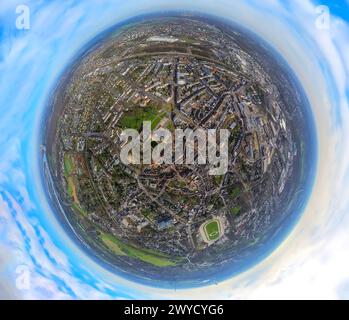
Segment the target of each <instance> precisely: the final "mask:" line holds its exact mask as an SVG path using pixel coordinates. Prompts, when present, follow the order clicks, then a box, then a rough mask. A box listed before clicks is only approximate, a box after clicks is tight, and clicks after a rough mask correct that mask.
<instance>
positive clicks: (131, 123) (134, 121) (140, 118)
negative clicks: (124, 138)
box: [120, 107, 165, 131]
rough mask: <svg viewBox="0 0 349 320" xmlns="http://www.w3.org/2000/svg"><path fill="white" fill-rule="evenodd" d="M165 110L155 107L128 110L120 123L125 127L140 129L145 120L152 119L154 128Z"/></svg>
mask: <svg viewBox="0 0 349 320" xmlns="http://www.w3.org/2000/svg"><path fill="white" fill-rule="evenodd" d="M164 115H165V112H164V111H163V110H161V111H159V110H157V109H156V108H154V107H145V108H136V109H134V110H132V111H130V112H128V113H127V114H126V115H125V116H123V117H122V118H121V120H120V125H121V127H122V128H123V129H135V130H137V131H140V130H141V128H142V124H143V122H144V121H151V128H152V130H153V129H154V128H156V126H157V125H158V124H159V122H160V121H161V119H162V118H163V117H164Z"/></svg>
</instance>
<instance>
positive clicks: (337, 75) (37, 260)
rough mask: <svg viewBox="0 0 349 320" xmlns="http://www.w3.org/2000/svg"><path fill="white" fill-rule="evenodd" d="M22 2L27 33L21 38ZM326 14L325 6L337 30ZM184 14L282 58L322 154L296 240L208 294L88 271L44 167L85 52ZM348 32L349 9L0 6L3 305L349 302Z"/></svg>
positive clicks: (104, 3) (164, 0) (300, 1)
mask: <svg viewBox="0 0 349 320" xmlns="http://www.w3.org/2000/svg"><path fill="white" fill-rule="evenodd" d="M23 4H24V5H27V6H28V7H29V8H30V28H29V29H28V30H27V29H24V30H18V29H17V28H16V18H17V15H16V7H17V6H18V5H23ZM319 5H328V8H329V10H330V13H331V14H330V20H329V21H330V22H329V23H327V21H325V22H324V21H323V19H320V18H321V16H320V17H319V15H320V14H321V13H319V9H316V8H317V7H318V6H319ZM322 8H323V7H322ZM178 9H179V10H195V11H198V12H203V13H210V14H213V15H215V16H217V17H224V18H226V19H228V20H231V21H234V22H237V23H239V24H241V25H243V26H245V27H247V28H248V29H250V30H251V31H253V32H254V33H256V34H257V35H259V36H260V37H261V38H263V39H264V40H265V41H267V42H268V43H269V44H270V45H271V46H272V47H273V48H274V49H275V50H277V51H278V52H279V53H280V54H281V55H282V56H283V57H284V59H286V61H287V62H288V64H289V65H290V67H291V68H292V70H293V71H294V73H295V74H296V76H297V77H298V79H299V81H300V82H301V84H302V86H303V88H304V91H305V93H306V95H307V97H308V99H309V102H310V105H311V108H312V112H313V115H314V118H315V122H316V130H317V139H318V148H319V155H318V166H317V174H316V181H315V184H314V189H313V192H312V194H311V198H310V200H309V202H308V204H307V207H306V210H305V212H304V213H303V215H302V217H301V219H300V221H299V222H298V224H297V225H296V227H295V228H294V229H293V231H292V232H291V233H290V234H289V236H288V237H287V238H286V239H285V240H284V241H283V242H282V244H281V245H280V246H279V247H278V248H277V249H276V250H275V251H274V252H273V253H272V254H271V255H270V256H268V257H267V258H266V259H264V260H263V261H262V262H260V263H259V264H258V265H256V266H254V267H253V268H251V269H249V270H248V271H246V272H244V273H242V274H239V275H237V276H235V277H232V278H231V279H229V280H226V281H224V282H222V283H219V284H217V285H211V286H207V287H205V290H203V289H186V290H177V291H175V290H165V289H154V288H150V287H146V286H142V285H139V284H137V283H133V282H130V281H127V280H125V279H122V278H120V277H118V276H116V275H115V274H112V273H110V272H109V271H107V270H105V269H103V267H101V266H100V265H98V264H97V263H95V262H94V261H92V260H91V259H90V258H89V257H87V256H86V254H85V253H84V252H82V251H81V250H80V249H79V247H78V246H77V245H76V244H75V243H73V242H72V241H71V240H70V238H69V237H68V236H67V234H66V233H65V231H64V230H63V228H62V227H61V226H60V225H59V223H58V222H57V220H56V219H55V217H54V215H53V213H52V210H51V208H50V206H49V204H48V201H47V199H45V196H44V195H45V193H44V192H43V186H42V182H41V179H40V175H39V172H40V170H39V167H38V163H39V162H38V157H39V156H40V151H39V146H40V144H39V137H40V124H41V121H42V118H43V112H44V110H45V106H46V103H47V99H48V97H49V96H50V94H51V93H52V90H53V88H54V86H55V84H56V82H57V79H58V78H59V76H60V75H61V73H62V71H63V70H64V69H65V67H66V66H67V65H68V64H69V62H70V61H71V59H72V58H73V57H74V55H75V54H76V53H77V52H78V51H79V49H81V48H82V47H83V46H84V45H85V44H86V43H88V41H90V40H91V39H92V38H93V37H95V36H96V35H98V34H99V33H100V32H102V31H104V30H106V29H107V28H109V27H111V26H112V25H114V24H116V23H118V22H121V21H123V20H125V19H128V18H130V17H133V16H137V15H140V14H144V13H152V12H159V11H164V10H178ZM320 12H321V10H320ZM319 19H320V20H319ZM325 20H326V19H325ZM348 23H349V2H347V1H321V2H320V1H310V0H292V1H287V0H284V1H281V0H265V1H257V0H245V1H242V0H240V1H239V0H237V1H230V0H215V1H214V2H213V1H209V0H192V1H185V0H176V1H172V0H129V1H115V0H89V1H77V0H65V1H60V0H51V1H44V0H35V1H34V0H27V1H24V0H20V1H14V0H4V1H1V4H0V75H1V76H0V108H1V118H0V129H1V135H0V147H1V149H0V150H1V153H0V298H20V299H87V298H88V299H101V298H103V299H104V298H105V299H140V298H145V299H153V298H154V299H155V298H160V299H175V298H187V299H192V298H207V299H209V298H213V299H218V298H221V299H259V298H264V299H273V298H277V299H280V298H281V299H283V298H285V299H286V298H300V299H307V298H326V299H338V298H339V299H349V236H348V235H347V234H348V232H347V230H348V227H349V191H348V190H349V188H348V183H349V180H348V178H349V148H348V143H349V141H348V138H347V137H348V136H349V112H348V97H349V83H348V74H349V56H348V54H347V53H348V52H349V39H348V37H349V24H348Z"/></svg>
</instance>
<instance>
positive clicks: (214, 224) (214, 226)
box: [204, 220, 219, 241]
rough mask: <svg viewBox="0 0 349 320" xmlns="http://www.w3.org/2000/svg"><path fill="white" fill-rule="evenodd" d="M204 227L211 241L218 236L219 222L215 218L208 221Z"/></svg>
mask: <svg viewBox="0 0 349 320" xmlns="http://www.w3.org/2000/svg"><path fill="white" fill-rule="evenodd" d="M204 228H205V233H206V236H207V238H208V240H210V241H213V240H216V239H218V238H219V222H218V221H217V220H213V221H211V222H208V223H207V224H206V225H205V227H204Z"/></svg>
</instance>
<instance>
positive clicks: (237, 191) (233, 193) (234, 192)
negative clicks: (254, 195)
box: [229, 187, 241, 199]
mask: <svg viewBox="0 0 349 320" xmlns="http://www.w3.org/2000/svg"><path fill="white" fill-rule="evenodd" d="M240 193H241V190H240V188H239V187H235V188H234V189H232V190H231V191H230V192H229V195H230V196H231V197H232V198H233V199H235V198H237V197H238V196H239V195H240Z"/></svg>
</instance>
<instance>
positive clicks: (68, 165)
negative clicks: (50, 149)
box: [64, 154, 74, 177]
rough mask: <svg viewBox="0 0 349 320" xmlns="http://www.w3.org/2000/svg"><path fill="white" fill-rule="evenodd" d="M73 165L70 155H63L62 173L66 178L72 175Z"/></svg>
mask: <svg viewBox="0 0 349 320" xmlns="http://www.w3.org/2000/svg"><path fill="white" fill-rule="evenodd" d="M73 170H74V164H73V161H72V158H71V156H70V155H68V154H65V155H64V171H65V175H66V177H68V176H70V175H71V174H72V173H73Z"/></svg>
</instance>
